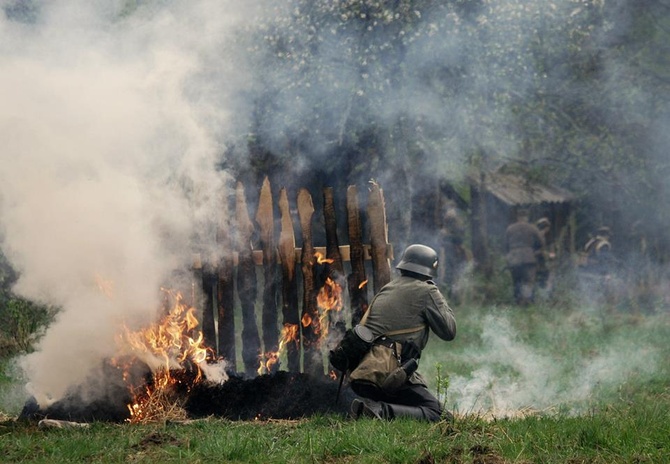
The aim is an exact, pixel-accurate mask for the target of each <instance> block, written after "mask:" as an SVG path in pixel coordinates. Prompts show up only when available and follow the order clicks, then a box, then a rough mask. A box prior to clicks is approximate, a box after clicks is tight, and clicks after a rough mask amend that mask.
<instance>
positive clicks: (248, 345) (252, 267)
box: [235, 182, 261, 376]
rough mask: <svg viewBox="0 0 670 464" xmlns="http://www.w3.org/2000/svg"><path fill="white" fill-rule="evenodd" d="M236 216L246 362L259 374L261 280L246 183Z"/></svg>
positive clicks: (239, 193)
mask: <svg viewBox="0 0 670 464" xmlns="http://www.w3.org/2000/svg"><path fill="white" fill-rule="evenodd" d="M235 217H236V219H237V237H236V239H237V240H236V246H235V248H236V249H237V255H238V259H237V261H238V262H237V296H238V298H239V300H240V306H241V308H242V362H243V363H244V372H245V373H246V374H247V375H248V376H254V375H256V372H257V369H258V365H259V356H260V355H261V340H260V336H259V334H258V323H257V322H256V295H257V293H258V289H257V285H258V282H257V279H256V264H255V263H254V258H253V249H252V244H251V237H252V235H253V232H254V225H253V223H252V222H251V219H250V218H249V210H248V208H247V200H246V196H245V194H244V185H242V183H241V182H238V183H237V187H236V190H235Z"/></svg>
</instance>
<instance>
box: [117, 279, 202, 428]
mask: <svg viewBox="0 0 670 464" xmlns="http://www.w3.org/2000/svg"><path fill="white" fill-rule="evenodd" d="M164 291H165V292H167V294H168V297H169V299H170V300H174V306H173V307H172V308H171V309H170V310H169V311H168V312H167V314H165V316H163V318H162V319H161V320H160V321H159V322H158V323H156V324H153V325H151V326H149V327H146V328H143V329H140V330H136V331H132V330H130V329H129V328H128V327H125V326H124V330H123V333H121V334H120V335H119V336H117V343H118V345H119V348H120V355H119V356H118V357H117V358H116V359H115V360H114V362H115V363H116V365H117V366H119V367H121V366H122V364H123V361H121V360H122V359H126V360H127V359H132V360H134V359H137V360H139V361H142V362H143V363H145V364H146V365H147V366H148V367H149V369H150V370H151V373H152V381H151V382H150V385H148V386H146V387H145V388H142V387H140V388H137V387H134V386H131V393H132V394H133V396H134V398H133V403H132V404H130V405H128V409H129V411H130V415H131V417H130V419H129V421H130V422H141V421H143V420H146V419H147V414H148V413H147V410H148V409H149V404H150V403H151V402H152V401H153V402H155V400H156V398H157V397H159V396H160V395H161V394H163V393H164V392H165V391H166V390H169V389H170V388H171V387H173V386H174V385H175V384H177V383H180V379H178V378H176V376H175V375H174V374H173V373H171V372H175V371H182V372H185V371H186V370H187V367H191V368H193V369H194V371H193V373H194V377H193V378H191V379H189V381H190V383H191V384H192V385H193V384H195V383H197V382H199V381H201V380H202V378H203V369H207V370H208V371H211V369H208V366H207V361H209V360H212V359H213V358H214V354H213V352H212V350H211V349H208V348H207V347H205V346H204V344H203V334H202V332H200V331H196V330H195V328H196V327H197V326H198V320H197V318H196V316H195V314H194V313H195V308H193V307H191V306H189V305H187V304H186V303H185V302H184V301H183V299H182V296H181V294H179V293H174V292H171V291H169V290H165V289H164ZM126 370H127V367H126ZM124 378H128V375H127V372H124ZM154 409H155V408H154ZM154 413H155V411H154Z"/></svg>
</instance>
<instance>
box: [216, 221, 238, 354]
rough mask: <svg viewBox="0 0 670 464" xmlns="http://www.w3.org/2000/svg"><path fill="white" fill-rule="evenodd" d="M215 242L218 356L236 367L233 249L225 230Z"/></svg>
mask: <svg viewBox="0 0 670 464" xmlns="http://www.w3.org/2000/svg"><path fill="white" fill-rule="evenodd" d="M217 242H218V246H219V249H220V250H221V257H220V259H219V264H218V266H217V267H218V269H217V271H218V272H217V276H218V282H217V286H216V293H217V298H216V301H217V315H218V322H219V324H218V328H219V330H218V341H219V355H220V356H222V357H223V358H224V359H225V360H226V361H227V362H228V363H229V364H230V365H231V366H236V365H237V356H236V355H235V314H234V308H235V282H234V281H233V275H234V266H235V263H234V261H233V247H232V240H231V237H230V232H229V230H228V229H227V228H223V227H220V228H219V230H218V233H217Z"/></svg>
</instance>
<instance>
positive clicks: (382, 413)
mask: <svg viewBox="0 0 670 464" xmlns="http://www.w3.org/2000/svg"><path fill="white" fill-rule="evenodd" d="M351 417H352V418H353V419H360V418H361V417H369V418H371V419H380V420H385V419H388V417H389V414H388V410H387V407H386V404H385V403H380V402H379V401H372V400H368V399H359V398H356V399H355V400H353V401H352V402H351Z"/></svg>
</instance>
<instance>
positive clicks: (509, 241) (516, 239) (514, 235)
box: [505, 222, 544, 266]
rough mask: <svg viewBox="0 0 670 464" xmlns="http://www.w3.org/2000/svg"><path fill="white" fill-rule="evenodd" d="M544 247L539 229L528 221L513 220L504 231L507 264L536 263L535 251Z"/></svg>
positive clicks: (539, 250)
mask: <svg viewBox="0 0 670 464" xmlns="http://www.w3.org/2000/svg"><path fill="white" fill-rule="evenodd" d="M543 248H544V238H543V237H542V234H541V233H540V231H539V229H538V228H537V227H535V226H534V225H533V224H530V223H529V222H515V223H514V224H512V225H510V226H509V227H508V228H507V231H506V233H505V251H506V252H507V255H506V259H507V265H508V266H519V265H522V264H533V263H536V260H537V253H538V252H541V251H542V249H543Z"/></svg>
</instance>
